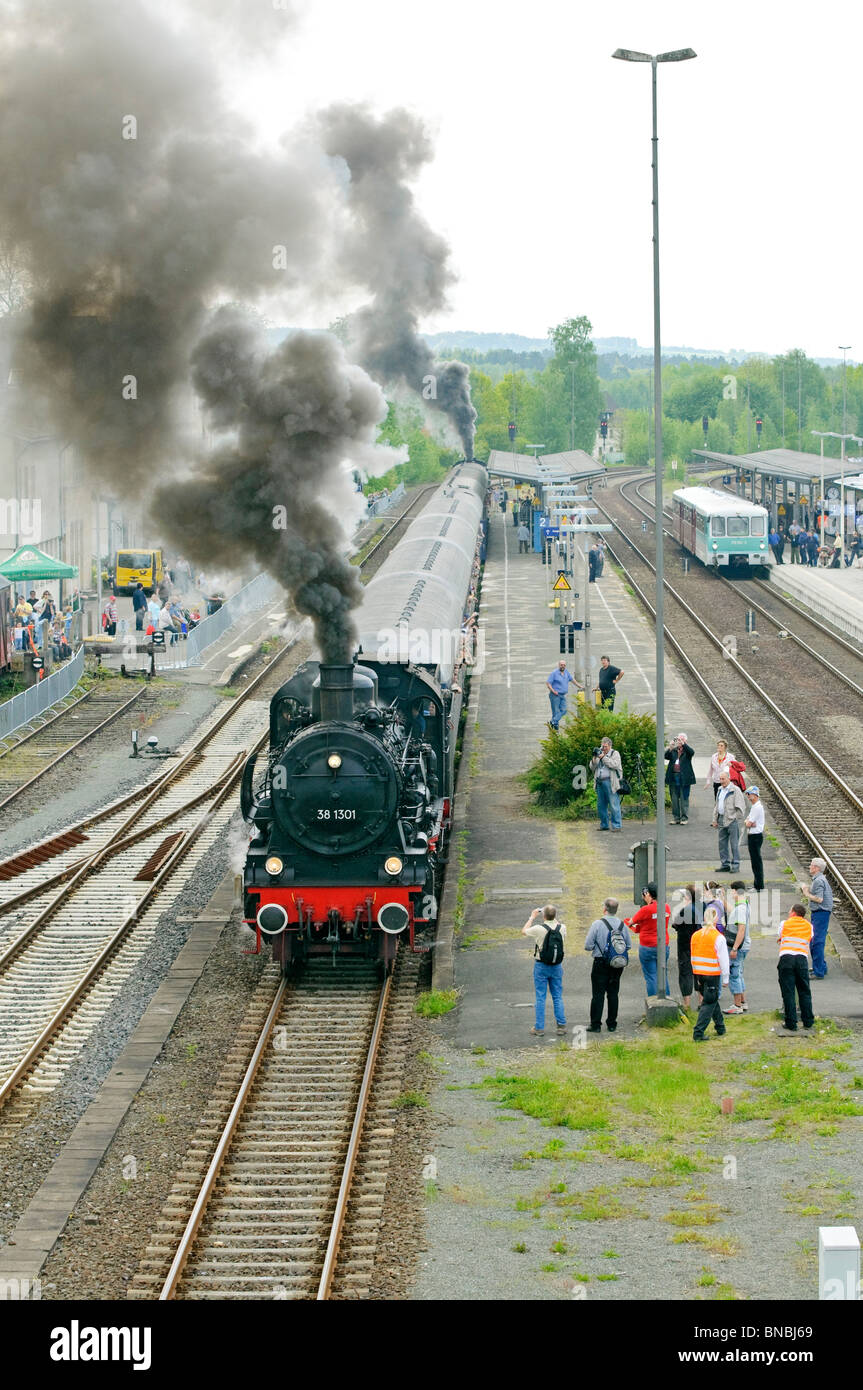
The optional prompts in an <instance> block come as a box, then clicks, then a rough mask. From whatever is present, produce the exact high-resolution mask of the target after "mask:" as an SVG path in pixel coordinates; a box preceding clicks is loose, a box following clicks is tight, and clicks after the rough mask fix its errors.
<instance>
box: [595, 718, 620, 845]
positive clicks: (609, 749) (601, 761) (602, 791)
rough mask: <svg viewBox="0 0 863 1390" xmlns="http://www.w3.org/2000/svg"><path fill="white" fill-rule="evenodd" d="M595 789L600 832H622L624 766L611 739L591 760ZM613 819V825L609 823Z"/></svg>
mask: <svg viewBox="0 0 863 1390" xmlns="http://www.w3.org/2000/svg"><path fill="white" fill-rule="evenodd" d="M590 770H591V772H592V773H593V788H594V791H595V792H596V811H597V815H598V816H599V828H600V830H609V829H611V830H620V829H621V823H620V796H619V794H618V793H619V788H620V779H621V777H622V776H623V765H622V763H621V761H620V754H619V753H616V752H615V751H614V748H613V746H612V742H611V739H610V738H604V739H603V740H602V743H601V744H600V746H599V748H597V749H596V751H595V752H594V755H593V757H592V758H591V760H590ZM609 817H610V818H611V825H610V826H609V824H608V821H609Z"/></svg>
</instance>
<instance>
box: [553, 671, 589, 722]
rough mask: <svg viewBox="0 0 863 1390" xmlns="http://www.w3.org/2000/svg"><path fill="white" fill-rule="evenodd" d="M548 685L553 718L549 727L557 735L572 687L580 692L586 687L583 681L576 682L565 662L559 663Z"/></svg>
mask: <svg viewBox="0 0 863 1390" xmlns="http://www.w3.org/2000/svg"><path fill="white" fill-rule="evenodd" d="M546 685H547V686H548V698H549V700H550V701H551V718H550V719H549V721H548V727H549V728H550V729H551V731H552V732H553V733H555V734H556V733H557V728H558V725H559V724H560V721H561V719H562V718H563V716H564V715H565V714H566V695H567V691H568V690H569V687H570V685H577V686H578V688H579V690H583V689H584V686H583V685H582V683H581V681H579V680H576V678H575V676H574V675H573V674H572V672H571V671H568V670H567V667H566V662H565V661H559V662H558V663H557V666H556V667H555V669H554V670H553V671H552V673H551V675H550V676H549V678H548V680H547V681H546Z"/></svg>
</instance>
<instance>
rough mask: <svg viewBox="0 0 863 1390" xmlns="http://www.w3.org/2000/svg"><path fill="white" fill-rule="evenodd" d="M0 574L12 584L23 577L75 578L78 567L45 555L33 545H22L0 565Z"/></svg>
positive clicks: (18, 581)
mask: <svg viewBox="0 0 863 1390" xmlns="http://www.w3.org/2000/svg"><path fill="white" fill-rule="evenodd" d="M0 574H2V575H4V576H5V577H6V578H7V579H8V580H10V581H11V583H13V584H15V583H20V582H21V581H23V580H25V579H77V577H78V567H77V565H67V564H64V562H63V561H62V560H56V559H55V558H54V556H53V555H46V554H45V551H44V550H39V549H38V547H37V546H35V545H22V546H19V547H18V549H17V550H16V551H15V554H14V555H11V556H10V557H9V559H8V560H6V561H5V562H4V563H3V564H2V565H0Z"/></svg>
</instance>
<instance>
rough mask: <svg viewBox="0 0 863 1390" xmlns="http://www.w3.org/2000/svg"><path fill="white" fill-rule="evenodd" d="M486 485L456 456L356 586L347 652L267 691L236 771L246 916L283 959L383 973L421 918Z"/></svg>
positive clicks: (466, 652)
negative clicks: (258, 751)
mask: <svg viewBox="0 0 863 1390" xmlns="http://www.w3.org/2000/svg"><path fill="white" fill-rule="evenodd" d="M486 488H487V474H486V471H485V469H484V468H482V467H481V465H478V464H463V465H461V466H460V467H459V468H458V469H457V470H456V472H455V474H454V475H452V476H451V477H450V478H449V479H448V481H447V482H446V483H445V484H444V485H443V486H442V487H441V488H438V489H437V491H436V492H435V494H434V495H433V497H432V499H431V501H430V502H429V503H428V504H427V505H426V507H425V508H424V509H423V510H422V511H421V512H420V514H419V515H418V517H417V518H416V520H415V521H414V522H412V524H411V525H410V527H409V528H408V530H407V532H406V533H405V536H404V537H403V539H402V540H401V542H400V543H399V544H398V545H397V546H396V547H395V549H394V550H393V552H392V553H391V555H390V556H389V557H388V558H387V560H385V562H384V563H383V565H382V566H381V568H380V569H379V570H378V572H377V574H376V575H375V577H374V578H373V579H372V580H371V581H370V583H369V584H368V586H367V588H366V591H365V595H364V600H363V603H362V605H361V608H360V609H359V610H358V614H357V628H358V632H359V641H358V649H357V653H356V656H355V658H354V661H353V662H352V663H350V664H348V663H343V664H333V663H322V662H317V661H308V662H305V663H304V664H303V665H302V666H301V667H300V668H299V669H298V670H297V672H296V673H295V674H294V675H293V676H292V677H291V678H290V680H288V681H286V682H285V684H284V685H283V686H282V687H281V688H280V689H279V690H278V691H277V692H276V694H275V696H274V697H273V699H272V702H271V705H270V742H269V754H268V758H267V764H266V767H265V769H264V770H263V774H262V775H260V776H259V774H258V772H257V769H256V765H255V761H254V759H251V760H250V761H249V763H248V764H247V766H246V770H245V774H244V777H243V788H242V808H243V814H244V816H245V818H246V820H247V821H248V822H249V823H250V825H251V826H252V838H251V840H250V844H249V848H248V853H247V857H246V866H245V874H244V904H245V913H244V916H245V920H246V922H247V923H248V924H249V925H250V926H252V927H254V928H255V930H256V932H257V934H258V938H259V941H263V942H266V943H268V944H270V945H271V946H272V949H273V954H274V958H275V959H276V960H278V961H279V962H280V963H281V965H282V967H283V969H285V970H286V971H287V970H288V969H289V968H290V967H291V966H292V965H297V964H300V963H302V962H303V961H304V960H306V959H308V957H309V956H313V955H322V954H328V953H331V954H332V956H333V958H334V959H336V958H338V957H339V956H343V955H356V956H362V957H366V958H370V959H373V960H375V961H377V962H379V964H380V966H381V968H382V970H386V969H388V968H389V966H390V965H391V963H392V961H393V959H394V958H395V953H396V950H397V946H398V940H399V938H400V937H401V936H402V934H404V933H406V934H407V936H408V939H409V940H410V942H411V944H412V945H413V944H414V935H415V931H416V929H417V928H418V927H420V928H422V927H426V926H427V925H428V924H429V923H430V922H431V921H433V919H434V917H435V914H436V902H437V892H438V885H439V878H440V872H441V867H442V865H443V863H444V862H445V859H446V851H447V842H448V837H449V833H450V829H451V825H452V811H453V795H454V778H455V748H456V740H457V736H458V726H459V717H460V713H461V706H462V699H463V692H464V683H465V679H466V676H467V674H468V671H469V666H470V663H471V660H472V645H473V640H472V628H470V626H469V625H468V626H466V623H465V619H466V616H467V615H466V607H467V606H468V605H469V604H470V603H471V602H472V598H471V596H472V594H475V590H476V585H477V581H478V573H479V566H480V561H481V554H482V547H483V543H484V525H485V522H484V499H485V493H486Z"/></svg>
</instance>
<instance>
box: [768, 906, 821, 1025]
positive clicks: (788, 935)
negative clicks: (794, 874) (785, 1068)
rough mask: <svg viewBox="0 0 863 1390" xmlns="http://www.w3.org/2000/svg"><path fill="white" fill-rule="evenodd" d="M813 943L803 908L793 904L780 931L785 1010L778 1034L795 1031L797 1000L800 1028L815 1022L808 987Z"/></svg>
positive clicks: (810, 929)
mask: <svg viewBox="0 0 863 1390" xmlns="http://www.w3.org/2000/svg"><path fill="white" fill-rule="evenodd" d="M811 940H812V927H811V926H810V924H809V923H808V922H807V920H806V908H805V907H804V906H803V905H802V903H795V904H794V906H793V907H792V909H791V912H790V914H789V916H788V919H787V921H785V922H783V923H782V926H781V927H780V928H779V964H778V966H777V970H778V972H779V988H780V989H781V990H782V1005H783V1008H784V1009H785V1027H784V1028H780V1029H779V1032H780V1033H796V1032H797V1008H796V1002H797V1001H796V1000H795V993H794V992H795V990H796V991H797V1000H799V1002H800V1017H801V1018H802V1019H803V1027H804V1028H811V1027H812V1025H813V1024H814V1022H815V1017H814V1015H813V1013H812V990H811V989H810V987H809V942H810V941H811Z"/></svg>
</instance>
